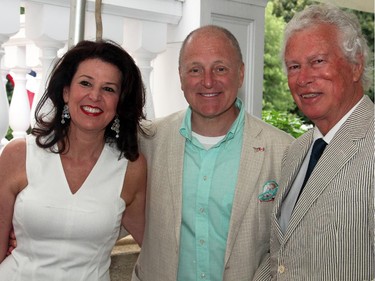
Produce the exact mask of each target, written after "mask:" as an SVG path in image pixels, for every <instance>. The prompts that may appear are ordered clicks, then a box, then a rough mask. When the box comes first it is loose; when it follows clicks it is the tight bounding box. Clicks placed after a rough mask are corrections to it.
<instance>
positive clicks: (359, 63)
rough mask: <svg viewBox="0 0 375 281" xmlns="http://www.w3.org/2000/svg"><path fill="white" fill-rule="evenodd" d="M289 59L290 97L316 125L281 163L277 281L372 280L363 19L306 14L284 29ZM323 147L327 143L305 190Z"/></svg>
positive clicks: (320, 10) (370, 114) (370, 118)
mask: <svg viewBox="0 0 375 281" xmlns="http://www.w3.org/2000/svg"><path fill="white" fill-rule="evenodd" d="M283 54H284V62H285V66H286V70H287V75H288V83H289V87H290V90H291V93H292V95H293V98H294V100H295V102H296V104H297V105H298V107H299V108H300V109H301V110H302V112H303V113H304V114H305V115H306V116H307V117H308V118H309V119H311V120H312V121H313V123H314V124H315V126H314V128H313V129H312V130H310V131H309V132H307V133H305V134H304V135H303V136H301V137H300V138H298V139H297V140H296V141H294V142H293V143H292V145H291V146H290V148H288V149H287V152H286V155H285V158H284V159H283V165H282V179H281V180H280V190H279V193H278V194H277V196H276V199H275V209H274V211H273V213H272V226H271V228H272V229H271V231H272V232H271V277H272V280H288V281H290V280H307V281H310V280H311V281H322V280H329V281H332V280H338V281H345V280H347V281H357V280H358V281H359V280H361V281H362V280H374V278H375V259H374V162H375V158H374V104H373V102H372V101H371V100H370V99H369V97H368V96H364V89H365V88H366V87H367V86H368V85H369V81H371V80H370V79H369V78H370V76H369V75H368V74H369V73H368V68H367V59H368V54H369V52H368V47H367V44H366V40H365V39H364V37H363V35H362V34H361V28H360V26H359V23H358V20H357V19H356V18H355V17H354V16H353V15H351V14H348V13H345V12H343V11H341V10H340V9H338V8H336V7H333V6H329V5H323V4H321V5H313V6H310V7H307V8H306V9H305V10H304V11H302V12H301V13H298V14H296V15H295V17H294V18H293V19H292V20H291V21H290V22H289V23H288V25H287V26H286V30H285V48H284V52H283ZM317 139H323V140H324V141H325V142H326V143H327V145H326V146H325V149H323V153H322V155H321V157H320V159H318V160H317V164H316V166H315V168H314V169H313V170H312V173H311V176H310V177H309V178H307V179H306V180H305V181H306V184H305V186H304V188H302V186H303V182H304V177H305V174H306V170H308V169H309V168H308V165H309V164H308V162H309V159H310V154H311V155H316V154H315V153H314V152H311V150H315V149H314V148H313V149H311V146H312V144H313V143H314V141H315V140H317ZM316 142H320V141H316ZM313 157H315V156H312V157H311V158H313Z"/></svg>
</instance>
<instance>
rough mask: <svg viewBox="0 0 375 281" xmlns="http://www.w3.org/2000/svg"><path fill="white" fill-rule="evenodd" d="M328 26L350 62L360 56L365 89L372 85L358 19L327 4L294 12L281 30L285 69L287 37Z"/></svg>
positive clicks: (368, 53)
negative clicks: (324, 25)
mask: <svg viewBox="0 0 375 281" xmlns="http://www.w3.org/2000/svg"><path fill="white" fill-rule="evenodd" d="M321 23H323V24H324V23H326V24H331V25H333V26H335V27H336V28H337V30H338V34H339V35H340V37H339V40H340V41H339V42H338V43H339V44H340V47H341V50H342V51H343V53H344V55H345V57H346V58H347V60H348V61H349V62H350V63H357V60H356V57H357V55H362V56H363V60H364V72H363V74H362V77H361V82H362V86H363V88H364V90H367V89H368V88H369V87H370V86H371V82H372V81H371V80H372V70H373V68H372V66H371V65H370V61H371V58H370V49H369V47H368V45H367V41H366V38H365V37H364V36H363V34H362V31H361V26H360V24H359V21H358V18H357V17H356V16H355V15H354V14H352V13H349V12H345V11H343V10H341V9H340V8H338V7H336V6H333V5H330V4H317V5H311V6H309V7H306V8H305V9H304V10H303V11H301V12H299V13H296V14H295V15H294V17H293V18H292V19H291V20H290V21H289V22H288V24H287V25H286V27H285V31H284V42H283V45H282V50H281V58H282V62H283V64H284V65H283V66H284V70H285V69H286V66H285V48H286V44H287V42H288V40H289V38H290V37H291V36H292V35H293V34H294V33H295V32H297V31H300V30H303V29H304V28H308V27H310V26H311V25H314V24H321Z"/></svg>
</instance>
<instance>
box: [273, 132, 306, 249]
mask: <svg viewBox="0 0 375 281" xmlns="http://www.w3.org/2000/svg"><path fill="white" fill-rule="evenodd" d="M312 141H313V130H309V131H308V132H306V133H305V134H304V135H303V136H301V137H300V138H299V139H298V140H296V145H295V146H293V147H295V148H294V149H293V148H292V150H290V148H288V150H290V151H288V157H287V158H286V159H285V162H283V165H282V173H281V177H282V179H281V181H280V189H279V193H278V194H277V195H276V198H275V207H274V210H275V211H274V212H273V213H272V214H273V215H272V220H273V225H274V226H276V230H277V234H278V235H277V237H278V239H279V242H280V243H281V242H282V239H283V236H284V235H283V232H282V230H281V227H280V224H279V217H280V211H281V205H282V203H283V201H284V199H285V198H286V196H287V195H288V193H289V191H290V188H291V187H292V185H293V182H294V180H295V178H296V177H297V175H298V172H299V169H300V167H301V165H302V163H303V160H304V159H305V157H306V154H307V152H308V151H309V148H310V146H311V143H312ZM283 175H289V176H288V177H287V178H285V179H284V176H283Z"/></svg>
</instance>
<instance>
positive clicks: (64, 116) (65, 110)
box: [61, 104, 70, 124]
mask: <svg viewBox="0 0 375 281" xmlns="http://www.w3.org/2000/svg"><path fill="white" fill-rule="evenodd" d="M65 119H70V113H69V106H68V105H67V104H65V105H64V108H63V112H62V114H61V124H65Z"/></svg>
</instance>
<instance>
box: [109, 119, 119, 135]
mask: <svg viewBox="0 0 375 281" xmlns="http://www.w3.org/2000/svg"><path fill="white" fill-rule="evenodd" d="M111 130H112V131H115V133H116V139H118V138H119V136H120V135H119V133H120V119H118V115H116V118H115V120H113V124H112V127H111Z"/></svg>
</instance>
